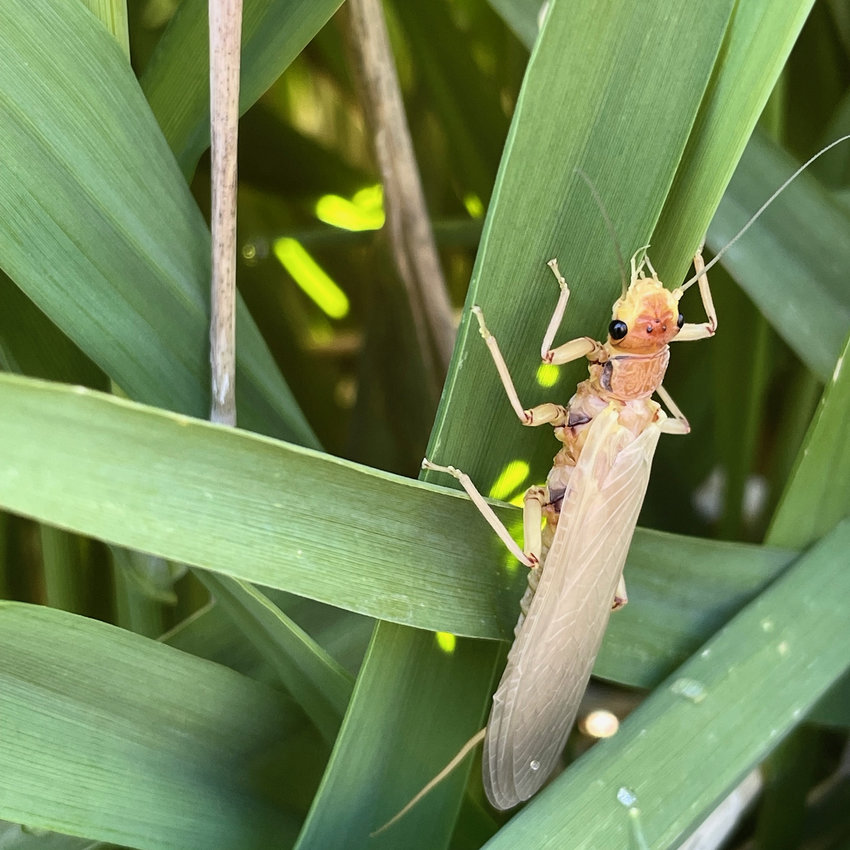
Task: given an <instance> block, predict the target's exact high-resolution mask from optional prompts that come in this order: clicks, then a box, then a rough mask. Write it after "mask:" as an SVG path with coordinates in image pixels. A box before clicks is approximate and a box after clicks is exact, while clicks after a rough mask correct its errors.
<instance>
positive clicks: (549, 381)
mask: <svg viewBox="0 0 850 850" xmlns="http://www.w3.org/2000/svg"><path fill="white" fill-rule="evenodd" d="M537 383H538V385H539V386H541V387H543V388H544V389H548V388H549V387H554V386H555V384H557V383H558V367H557V366H553V365H552V364H551V363H541V364H540V365H539V366H538V367H537Z"/></svg>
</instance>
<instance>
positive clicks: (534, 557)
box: [422, 457, 542, 568]
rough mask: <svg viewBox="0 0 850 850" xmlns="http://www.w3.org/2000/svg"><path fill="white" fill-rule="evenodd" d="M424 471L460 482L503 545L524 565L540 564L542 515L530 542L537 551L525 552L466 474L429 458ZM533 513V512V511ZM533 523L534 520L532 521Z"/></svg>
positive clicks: (425, 461) (424, 461)
mask: <svg viewBox="0 0 850 850" xmlns="http://www.w3.org/2000/svg"><path fill="white" fill-rule="evenodd" d="M422 468H423V469H430V470H433V471H434V472H445V473H447V474H448V475H451V476H453V477H454V478H456V479H457V480H458V481H460V486H461V487H463V489H464V490H466V494H467V496H469V498H470V499H471V500H472V503H473V504H474V505H475V507H476V508H478V510H479V511H480V512H481V515H482V516H483V517H484V519H486V520H487V522H488V523H489V525H490V528H492V529H493V531H495V532H496V534H498V535H499V538H500V539H501V541H502V543H504V544H505V546H507V547H508V551H509V552H510V553H511V554H512V555H513V556H514V557H515V558H516V559H517V560H518V561H519V562H520V563H522V564H525V566H527V567H529V568H533V567H536V566H537V565H538V564H539V563H540V544H539V543H538V540H539V538H540V530H539V528H540V516H541V515H540V514H538V518H537V526H538V531H537V538H534V537H533V535H532V540H531V541H530V542H531V543H532V544H533V546H537V547H538V548H537V549H536V551H535V550H534V549H531V550H530V551H527V552H523V551H522V549H520V548H519V544H518V543H517V542H516V540H514V539H513V537H511V533H510V532H509V531H508V529H507V528H505V524H504V523H503V522H502V521H501V520H500V519H499V517H497V516H496V512H495V511H494V510H493V508H491V507H490V505H488V504H487V502H486V501H485V499H484V497H483V496H482V495H481V493H480V492H479V491H478V488H477V487H476V486H475V485H474V484H473V483H472V479H471V478H470V477H469V476H468V475H467V474H466V473H465V472H461V471H460V470H459V469H456V468H455V467H453V466H440V465H438V464H436V463H431V461H430V460H428V458H427V457H426V458H424V459H423V461H422ZM541 509H542V506H541ZM532 512H533V510H532ZM531 522H533V520H531ZM523 524H525V519H523Z"/></svg>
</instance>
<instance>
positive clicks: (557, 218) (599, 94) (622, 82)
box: [299, 0, 732, 850]
mask: <svg viewBox="0 0 850 850" xmlns="http://www.w3.org/2000/svg"><path fill="white" fill-rule="evenodd" d="M731 9H732V4H731V3H716V2H712V3H693V4H688V5H686V6H682V5H680V6H678V7H676V8H675V9H671V7H670V5H669V4H668V3H660V2H646V3H641V4H640V6H639V7H637V6H635V5H632V4H619V5H617V6H606V7H605V14H600V9H599V5H598V4H597V3H594V2H572V3H559V2H557V0H556V2H554V3H552V5H551V6H550V9H549V12H548V15H547V21H546V23H545V25H544V29H543V32H542V34H541V36H540V38H539V40H538V41H537V43H536V46H535V49H534V51H533V53H532V56H531V60H530V62H529V66H528V69H527V72H526V77H525V80H524V83H523V88H522V92H521V94H520V97H519V101H518V103H517V108H516V112H515V114H514V119H513V123H512V125H511V131H510V134H509V136H508V140H507V143H506V149H505V154H504V157H503V159H502V165H501V170H500V173H499V177H498V178H497V181H496V186H495V189H494V192H493V196H492V197H493V200H492V203H491V206H490V209H489V212H488V217H487V221H486V223H485V228H484V234H483V237H482V245H481V248H480V250H479V254H478V258H477V261H476V267H475V271H474V273H473V280H472V283H471V286H470V291H469V295H468V299H467V301H468V304H472V303H479V304H480V305H481V306H482V307H483V308H484V311H485V314H486V315H487V318H488V321H489V324H490V327H491V330H493V332H494V333H495V334H496V335H497V336H498V337H499V341H500V344H501V347H502V351H503V352H504V354H505V356H506V359H507V361H508V363H509V364H510V365H511V366H512V367H514V369H515V371H514V377H515V379H516V381H517V386H518V390H519V394H520V398H522V399H523V401H524V403H525V404H533V403H536V402H538V401H542V400H544V399H543V398H541V392H540V389H539V388H536V389H535V390H534V391H532V389H531V387H532V380H533V376H534V374H535V372H536V366H537V363H536V362H535V361H536V360H537V357H536V356H535V354H534V352H535V350H538V351H539V345H540V339H541V337H542V335H543V331H544V329H545V327H546V323H547V322H548V318H549V315H550V314H551V310H552V309H553V306H554V302H555V300H556V297H557V286H556V284H555V281H554V279H553V278H552V276H551V274H550V273H549V270H548V269H547V268H546V265H545V264H546V261H547V260H548V259H550V258H551V257H553V256H557V257H559V259H560V260H561V268H562V270H563V271H564V273H565V275H566V277H567V279H568V281H569V283H570V287H571V289H572V292H573V296H572V298H571V302H570V311H569V314H568V317H567V320H566V321H565V323H564V328H563V329H562V332H561V335H560V336H559V339H569V338H570V337H573V336H577V335H580V334H581V335H584V334H592V335H594V336H595V335H596V334H597V333H599V332H600V331H601V329H602V327H604V323H605V320H606V319H607V318H608V316H609V315H610V313H609V312H608V311H609V308H610V304H611V303H612V302H613V300H614V298H615V297H616V295H617V294H618V291H619V273H618V270H617V265H616V258H615V255H614V252H613V250H612V248H611V242H610V236H609V233H608V230H607V228H606V227H605V224H604V222H603V220H602V217H601V216H600V214H599V210H598V209H597V207H596V204H595V202H594V200H593V197H592V196H591V194H590V192H589V191H588V189H587V186H586V185H585V183H584V182H583V180H581V178H580V177H579V176H578V175H577V174H576V173H575V169H576V168H577V167H580V168H582V169H583V170H584V172H586V173H587V174H588V175H589V177H590V179H591V180H592V181H593V182H594V184H595V186H596V189H597V190H598V192H599V194H600V195H601V196H602V198H604V200H605V204H606V206H607V207H608V210H609V213H610V215H611V219H612V221H613V227H614V230H615V232H616V233H617V234H618V236H619V237H620V239H621V241H622V242H623V244H624V245H625V246H626V247H625V250H626V251H627V252H631V251H634V250H636V249H637V248H639V247H640V246H642V245H645V244H646V242H647V239H648V236H649V234H650V233H651V232H652V230H653V227H654V225H655V222H656V220H657V217H658V215H659V214H660V212H661V209H662V206H663V204H664V200H665V197H666V194H667V191H668V189H669V187H670V184H671V183H672V180H673V177H674V174H675V170H676V164H677V163H678V162H679V159H680V158H681V155H682V152H683V150H684V148H685V145H686V143H687V139H688V133H689V132H690V129H691V126H692V123H693V121H694V119H695V117H696V115H697V111H698V108H699V104H700V101H701V98H702V96H703V93H704V90H705V87H706V85H707V84H708V81H709V78H710V75H711V73H712V66H713V64H714V60H715V56H716V54H717V51H718V49H719V47H720V44H721V41H722V38H723V34H724V31H725V28H726V25H727V21H728V16H729V13H730V11H731ZM633 33H651V38H650V37H647V38H643V39H640V38H635V39H634V40H631V41H630V40H629V39H628V34H633ZM624 43H628V44H629V46H630V48H631V49H629V50H624V49H623V45H624ZM683 43H687V44H688V46H689V47H688V49H687V50H682V44H683ZM673 68H675V73H673V72H672V69H673ZM648 116H651V120H650V121H648V120H647V118H648ZM636 198H638V199H640V203H636V202H635V199H636ZM474 325H475V323H474V321H473V322H472V324H470V316H469V313H468V311H467V313H466V316H465V319H464V321H463V322H462V325H461V329H460V333H459V339H458V347H457V349H456V352H455V358H454V364H453V368H452V370H451V371H450V375H449V378H448V381H447V384H446V387H445V389H444V393H443V399H442V402H441V407H440V412H439V413H438V417H437V424H436V427H435V430H434V432H433V434H432V439H431V443H430V446H429V455H430V456H431V457H432V459H433V460H435V461H437V462H439V463H453V464H455V465H456V466H459V467H461V468H463V469H464V470H465V471H467V472H468V473H470V474H472V475H473V477H474V478H475V480H476V481H477V483H478V484H479V486H480V487H481V488H482V489H483V490H484V491H485V492H486V491H487V490H488V489H489V487H490V486H491V484H492V482H493V481H494V480H495V479H496V477H497V476H498V475H499V473H500V472H501V471H502V470H503V469H504V468H505V467H506V466H507V464H508V463H509V462H510V461H512V460H514V459H515V458H521V459H523V460H527V459H531V458H532V457H533V455H534V452H533V451H532V450H531V445H532V444H533V443H534V442H535V440H536V441H537V442H538V444H539V445H540V446H541V451H540V452H538V460H537V462H536V463H533V464H532V470H533V471H532V476H533V477H532V481H534V480H539V479H540V478H541V477H542V475H541V473H542V470H543V468H544V461H543V459H542V458H543V457H545V455H546V454H548V456H549V459H551V455H552V454H553V453H554V452H553V449H552V443H553V442H554V441H553V440H551V438H550V439H548V440H546V439H545V438H544V437H542V436H539V435H530V434H529V435H527V436H526V437H525V438H524V439H523V438H522V436H519V437H518V436H517V435H518V432H519V431H520V429H519V428H518V426H517V422H516V418H515V417H514V416H513V414H512V412H511V411H510V408H509V407H508V405H507V403H506V402H505V399H504V393H503V390H502V388H501V385H500V384H499V381H498V378H497V376H496V374H495V370H494V369H493V365H492V362H490V360H489V355H488V354H487V351H486V349H485V348H484V346H483V345H482V343H481V340H480V339H479V338H478V334H477V329H476V328H475V326H474ZM564 371H565V380H566V382H567V385H571V384H572V385H574V381H575V376H576V375H577V374H578V372H579V370H578V369H573V370H564ZM567 376H569V377H567ZM571 378H572V380H571ZM569 392H570V391H569V390H566V391H564V390H562V391H560V393H557V394H555V393H553V391H552V390H549V395H548V397H547V398H546V399H545V400H549V399H551V398H552V397H553V395H554V397H555V398H559V396H560V397H566V396H567V395H568V394H569ZM505 446H511V447H512V449H511V450H509V451H506V450H505V448H504V447H505ZM550 462H551V460H546V461H545V463H546V464H548V463H550ZM477 524H478V525H481V524H482V521H481V519H480V517H479V518H477ZM474 528H475V521H472V524H470V525H469V529H468V531H467V534H468V535H469V536H471V535H472V534H474V533H476V532H475V531H474ZM435 531H439V532H441V533H445V526H443V527H438V528H435ZM515 606H516V602H514V612H513V613H514V617H515V616H516V607H515ZM398 640H399V636H398V634H397V630H396V629H391V628H388V629H385V630H384V629H379V630H378V632H377V633H376V638H375V642H374V643H373V646H372V649H371V651H370V653H369V655H368V656H367V659H366V661H365V663H364V667H363V669H362V671H361V674H360V680H359V681H358V686H357V689H356V693H355V698H354V700H353V701H352V703H351V705H350V707H349V711H348V714H347V716H346V721H345V724H344V726H343V730H342V733H341V735H340V738H339V739H338V742H337V746H336V747H335V750H334V757H333V758H332V760H331V763H330V766H329V768H328V772H327V773H326V775H325V779H324V782H323V785H322V789H321V791H320V793H319V795H318V797H317V799H316V802H315V804H314V807H313V809H312V811H311V814H310V819H309V821H308V823H309V825H310V831H309V832H308V833H307V835H306V837H305V836H302V840H301V841H300V842H299V847H300V848H302V850H304V848H307V847H309V848H314V847H315V848H318V847H322V848H324V847H330V846H341V844H340V839H339V835H340V833H344V834H345V837H346V842H347V843H346V845H345V846H346V847H349V848H355V847H360V846H362V845H363V844H365V842H366V841H367V840H368V830H369V828H370V826H371V825H370V824H369V821H370V820H371V817H370V815H371V812H370V811H369V808H370V807H369V805H368V804H366V803H364V809H365V811H364V812H358V810H357V809H355V808H353V807H351V806H350V797H349V795H348V793H347V788H346V784H345V782H344V773H343V772H344V771H345V766H344V765H345V760H344V759H343V758H342V754H346V755H347V756H348V758H349V760H352V761H353V762H354V763H356V764H357V765H358V766H360V770H362V771H364V772H365V773H367V774H368V775H370V776H372V775H380V776H381V777H386V778H387V779H388V780H389V779H391V778H392V777H393V776H394V775H395V774H396V771H397V770H398V769H399V768H396V767H392V766H389V765H387V764H386V760H387V755H386V752H385V751H384V750H382V751H381V752H380V753H376V754H372V755H371V756H370V753H369V751H368V749H367V748H366V746H363V745H360V744H358V739H359V738H365V739H366V740H371V739H373V738H376V737H378V734H379V733H378V731H377V730H379V729H380V728H382V727H384V728H385V729H387V724H388V718H387V717H386V716H385V715H384V714H383V712H381V713H376V712H375V706H376V705H379V704H380V702H379V700H380V698H381V696H382V695H383V694H384V693H385V692H387V691H388V690H389V688H390V686H391V685H394V686H395V687H400V686H401V685H400V683H399V678H400V677H401V678H402V680H406V679H408V678H410V679H411V680H412V679H413V678H414V677H415V679H416V680H417V681H422V680H426V681H427V678H425V677H428V675H429V672H428V671H431V674H430V678H432V679H434V680H436V679H437V675H436V673H437V671H439V670H441V669H442V668H441V662H442V659H441V658H440V655H439V650H438V649H437V648H436V647H435V646H434V644H429V643H428V642H426V641H424V640H419V641H418V642H414V641H413V639H412V638H411V639H410V640H409V641H405V644H406V645H409V646H411V649H412V650H413V651H411V654H410V657H409V658H408V659H407V660H406V670H405V671H400V670H399V669H398V665H397V664H396V665H394V664H392V663H391V659H393V657H394V647H393V644H394V642H395V641H398ZM494 658H495V655H494V654H490V655H489V656H488V660H489V662H490V663H492V662H493V660H494ZM479 663H480V664H482V665H483V664H484V663H485V662H484V660H483V659H482V660H480V661H479ZM390 672H391V673H392V676H393V678H392V680H390V679H389V678H385V677H387V676H388V674H389V673H390ZM475 672H476V671H474V670H473V669H471V668H466V669H464V667H463V666H460V665H459V666H458V667H457V668H456V669H455V670H452V671H447V672H446V674H445V676H444V677H441V678H440V679H439V681H440V689H439V692H436V691H435V692H434V693H433V694H427V693H417V694H416V697H415V700H413V699H411V700H408V701H407V702H406V703H402V704H398V703H397V704H395V705H394V714H393V718H392V724H393V725H392V726H391V727H389V729H390V730H391V731H394V732H395V736H394V738H393V739H392V740H390V739H389V735H390V731H385V733H384V735H383V736H382V738H381V740H382V741H385V742H386V744H387V745H388V749H389V752H391V753H393V754H394V758H393V760H394V761H395V762H397V763H399V764H401V763H402V762H407V764H408V773H411V774H414V778H413V784H414V786H417V785H418V786H419V787H421V785H423V784H424V783H425V782H426V781H428V780H429V779H430V778H431V777H432V776H433V775H434V774H435V773H436V772H437V771H438V770H439V769H440V768H441V767H442V766H443V765H444V764H445V758H444V757H443V756H442V753H440V754H438V753H437V752H435V747H434V745H433V742H434V740H435V739H438V738H439V736H440V735H441V733H443V730H450V731H449V732H448V734H450V735H451V737H452V739H453V741H457V740H461V741H462V740H463V739H464V738H465V737H469V736H470V735H471V734H473V733H474V732H475V731H476V726H477V723H478V721H479V720H480V718H481V716H482V714H483V713H484V709H485V703H486V694H485V691H484V688H483V687H481V688H480V690H479V691H478V692H477V693H476V694H475V695H474V697H471V702H470V704H468V705H467V706H465V711H464V713H463V716H460V714H459V712H458V711H456V710H455V711H452V712H447V711H446V710H445V706H444V705H443V704H442V702H441V696H442V694H443V693H445V691H446V689H447V688H448V689H450V688H451V684H452V682H454V686H455V688H458V689H460V688H462V687H463V686H464V685H465V684H466V682H467V680H468V679H469V677H470V676H472V675H474V674H475ZM449 676H450V677H451V680H450V681H449ZM423 703H427V704H428V705H430V707H431V709H432V710H431V711H430V712H428V711H426V710H424V706H423ZM400 713H401V714H404V715H408V716H409V718H410V724H405V723H403V722H401V721H400V719H399V714H400ZM413 723H415V724H416V727H415V728H416V738H415V739H414V740H410V739H409V736H402V735H401V734H400V732H398V731H395V730H400V729H410V728H412V726H411V724H413ZM396 724H398V725H396ZM367 765H368V767H366V766H367ZM414 765H415V770H414ZM417 778H418V782H417V781H416V780H417ZM464 778H465V777H464V775H463V773H462V772H458V775H455V776H452V777H449V778H448V779H447V780H446V784H445V788H443V789H441V791H440V798H439V800H433V801H429V800H428V799H426V800H424V801H423V802H422V804H421V805H422V812H421V814H417V815H416V818H415V819H414V821H410V822H408V823H405V821H402V822H400V823H399V824H398V826H397V827H396V830H397V831H396V832H395V833H394V836H393V837H394V839H395V842H396V843H395V845H392V846H404V847H409V848H415V847H427V848H429V850H433V848H437V847H442V846H445V844H446V842H447V840H448V835H449V832H450V828H451V825H450V824H447V823H446V822H445V820H444V819H443V820H439V819H438V818H437V816H435V817H434V818H433V819H432V822H434V823H437V824H439V831H436V830H431V831H430V832H429V833H427V834H425V833H424V832H423V830H422V829H421V826H420V824H421V822H422V821H421V820H420V819H424V818H426V817H427V816H428V815H427V813H428V812H429V811H430V810H431V809H430V807H431V806H434V807H435V808H436V807H443V808H442V809H441V812H442V813H443V814H444V813H445V811H446V810H445V808H444V805H445V804H444V803H443V801H444V800H445V799H446V795H449V794H454V795H456V796H457V797H459V794H460V791H461V788H462V786H463V781H464ZM377 794H381V789H380V788H375V789H372V790H371V791H370V796H371V795H377ZM383 794H384V795H385V796H386V797H387V798H388V799H389V800H394V799H396V788H395V787H393V786H392V785H390V784H389V783H387V785H386V788H385V790H384V791H383ZM340 810H343V811H344V818H341V817H340V814H339V812H340ZM389 810H391V806H390V805H389V804H388V805H387V807H386V809H385V811H387V814H389ZM438 811H440V810H439V809H438ZM332 824H333V827H332V826H331V825H332ZM322 825H324V828H322ZM371 828H374V827H373V826H372V827H371ZM334 830H335V831H334ZM384 840H385V841H389V839H388V838H384ZM388 846H390V845H388Z"/></svg>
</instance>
